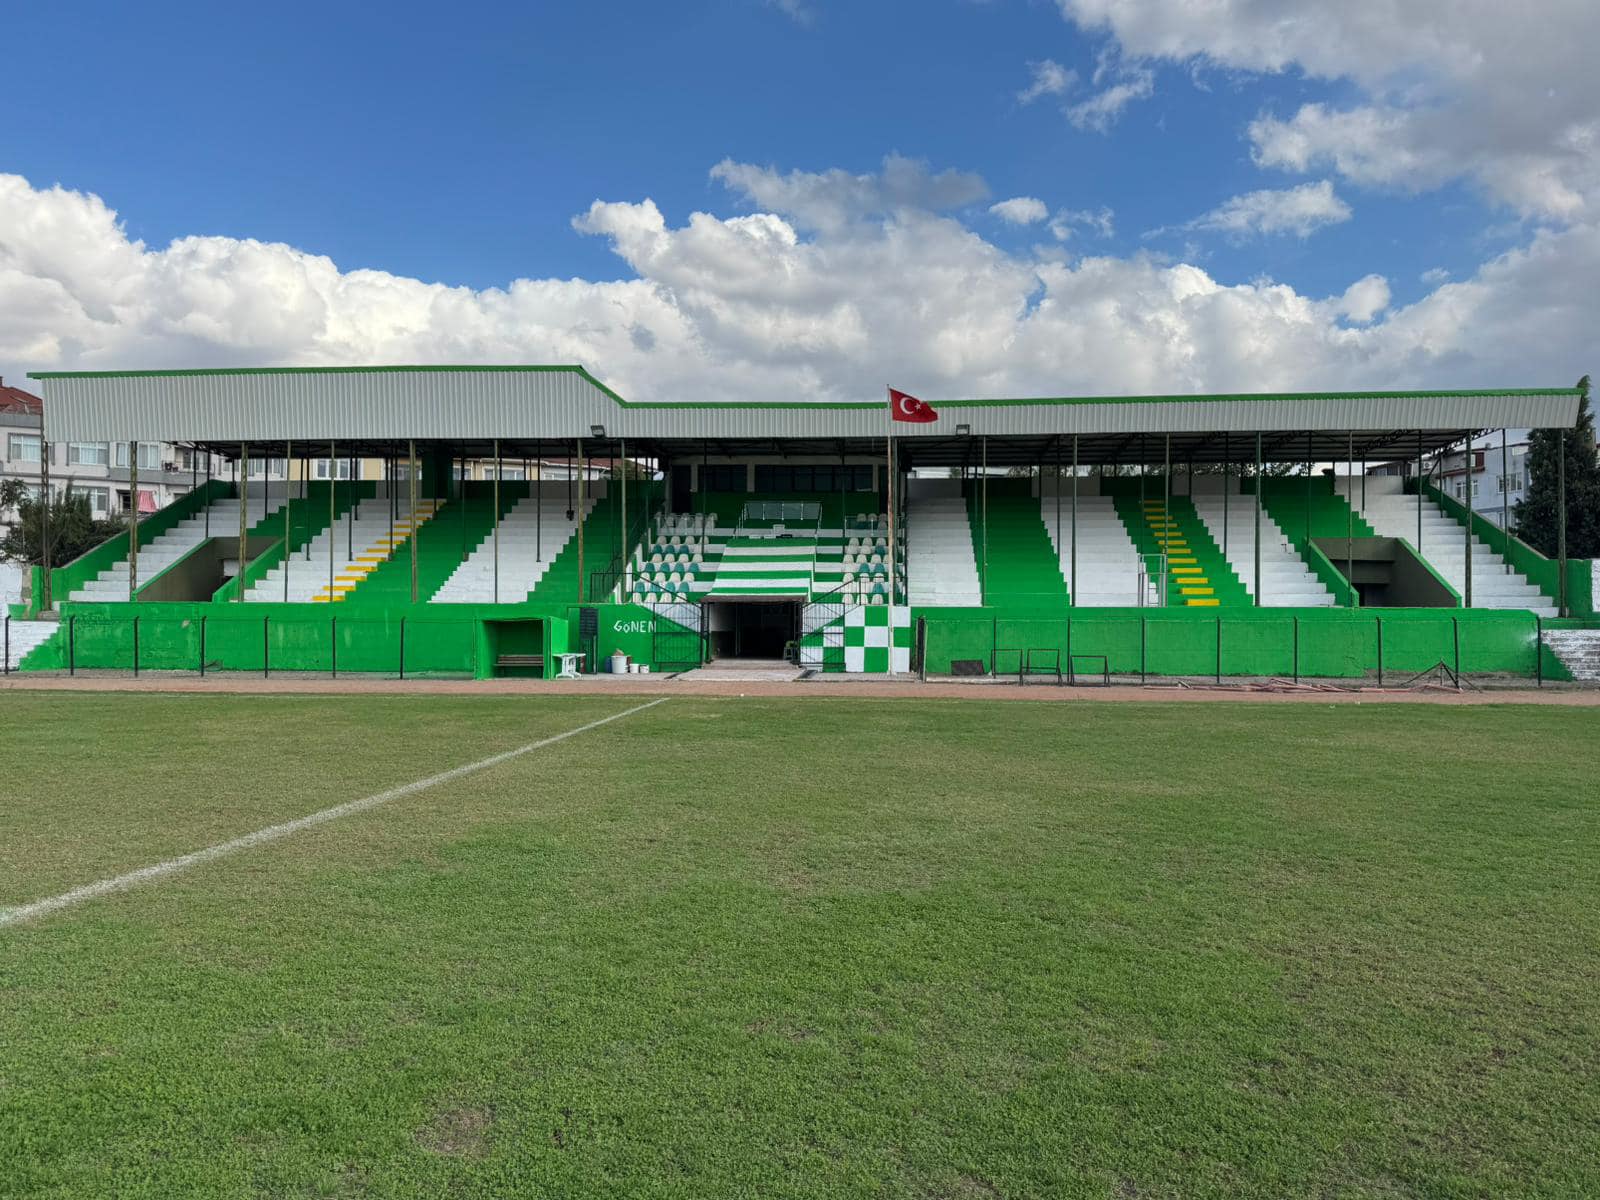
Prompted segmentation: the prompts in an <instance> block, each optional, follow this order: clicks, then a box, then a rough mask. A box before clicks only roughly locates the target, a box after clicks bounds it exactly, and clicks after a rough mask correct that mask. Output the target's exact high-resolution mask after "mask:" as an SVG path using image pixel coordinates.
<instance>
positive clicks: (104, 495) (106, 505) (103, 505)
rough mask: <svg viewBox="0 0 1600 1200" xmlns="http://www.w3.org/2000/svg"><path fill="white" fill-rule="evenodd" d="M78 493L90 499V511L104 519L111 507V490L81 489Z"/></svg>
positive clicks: (99, 488)
mask: <svg viewBox="0 0 1600 1200" xmlns="http://www.w3.org/2000/svg"><path fill="white" fill-rule="evenodd" d="M77 490H78V492H79V493H80V494H82V495H85V496H87V497H89V511H90V512H92V513H94V515H95V516H97V517H103V516H105V515H106V513H107V511H109V509H110V506H111V489H110V488H102V487H92V488H79V489H77Z"/></svg>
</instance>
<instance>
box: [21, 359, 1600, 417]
mask: <svg viewBox="0 0 1600 1200" xmlns="http://www.w3.org/2000/svg"><path fill="white" fill-rule="evenodd" d="M413 372H415V373H421V372H455V373H461V372H481V373H484V374H496V373H498V374H514V373H521V372H565V373H569V374H574V375H578V376H580V377H581V378H583V379H584V380H585V381H587V382H588V383H590V384H592V385H593V386H594V387H595V388H596V389H597V390H599V391H601V392H603V393H604V394H605V395H607V396H609V397H610V398H611V399H612V400H613V401H615V402H616V404H617V405H619V406H620V407H622V408H641V409H701V410H713V411H714V410H720V409H782V408H794V409H805V410H808V411H816V412H826V411H830V410H831V411H847V412H853V411H863V412H865V411H874V410H875V411H882V410H883V409H884V408H885V406H886V403H887V402H886V401H880V400H829V401H820V402H817V403H810V402H808V401H804V400H782V401H776V402H770V403H769V402H763V401H739V400H708V401H694V400H687V401H685V400H624V399H623V398H622V397H621V396H619V395H618V394H617V393H616V392H614V391H612V390H611V389H610V388H609V387H607V386H606V385H605V384H603V383H601V382H600V381H599V380H598V379H596V378H595V377H594V376H593V375H591V374H590V373H589V371H588V370H587V369H586V368H584V367H582V366H579V365H576V364H565V365H557V364H549V365H535V364H530V365H511V366H484V365H475V364H474V365H456V366H451V365H437V366H377V367H202V368H198V369H194V370H176V371H29V372H28V378H29V379H174V378H193V377H200V376H207V375H363V374H366V375H381V374H405V373H413ZM1581 395H1583V389H1582V388H1575V387H1562V388H1482V389H1464V390H1444V391H1410V392H1229V393H1213V394H1207V393H1201V394H1186V395H1167V396H1034V397H996V398H993V399H986V400H933V401H930V403H931V404H932V405H933V406H934V407H935V408H936V409H942V408H1022V407H1032V406H1036V405H1046V404H1048V405H1076V404H1195V403H1207V402H1215V401H1246V400H1247V401H1263V402H1270V401H1297V400H1438V399H1456V398H1459V399H1469V398H1473V397H1482V396H1505V397H1512V396H1581Z"/></svg>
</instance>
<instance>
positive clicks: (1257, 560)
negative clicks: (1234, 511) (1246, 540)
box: [1253, 433, 1262, 608]
mask: <svg viewBox="0 0 1600 1200" xmlns="http://www.w3.org/2000/svg"><path fill="white" fill-rule="evenodd" d="M1253 482H1254V483H1255V486H1256V536H1255V574H1256V607H1257V608H1260V607H1261V485H1262V479H1261V435H1260V434H1259V433H1258V434H1256V473H1255V479H1254V481H1253Z"/></svg>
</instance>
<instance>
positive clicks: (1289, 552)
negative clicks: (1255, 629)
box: [1190, 493, 1334, 608]
mask: <svg viewBox="0 0 1600 1200" xmlns="http://www.w3.org/2000/svg"><path fill="white" fill-rule="evenodd" d="M1190 499H1191V500H1192V501H1193V502H1194V510H1195V513H1196V514H1197V515H1198V516H1199V518H1200V520H1201V522H1202V523H1203V524H1204V525H1205V527H1206V531H1207V532H1208V533H1210V535H1211V539H1212V541H1214V542H1216V544H1217V545H1218V546H1219V547H1223V546H1225V547H1226V549H1224V550H1223V557H1224V558H1225V559H1226V560H1227V563H1228V565H1229V566H1230V567H1232V568H1233V572H1234V574H1235V575H1237V576H1238V577H1239V582H1240V583H1241V584H1243V585H1244V590H1245V594H1246V595H1247V596H1250V597H1251V598H1252V599H1257V602H1258V603H1259V604H1260V605H1261V606H1262V607H1264V608H1311V607H1318V606H1321V607H1331V606H1332V605H1333V603H1334V598H1333V593H1332V592H1331V591H1329V590H1328V588H1327V585H1325V584H1324V583H1323V582H1322V581H1321V580H1320V579H1318V578H1317V577H1316V576H1315V575H1313V574H1312V573H1311V568H1310V567H1308V566H1306V564H1305V560H1304V559H1302V558H1301V557H1300V555H1299V554H1298V553H1297V552H1296V551H1295V548H1294V545H1293V544H1292V543H1291V542H1290V540H1289V538H1288V536H1287V535H1286V534H1285V533H1284V531H1283V529H1282V528H1281V527H1280V526H1279V525H1278V523H1277V522H1276V521H1274V520H1273V519H1272V517H1271V516H1270V515H1269V514H1268V513H1267V511H1266V510H1265V508H1263V509H1262V512H1261V596H1260V597H1259V598H1257V597H1256V594H1255V589H1256V585H1255V574H1256V564H1255V546H1256V508H1255V497H1254V496H1245V495H1240V494H1237V493H1235V494H1231V495H1229V497H1228V499H1227V505H1226V507H1227V513H1226V517H1224V513H1223V507H1224V504H1223V498H1222V495H1221V494H1220V493H1216V494H1212V493H1201V494H1199V495H1195V496H1191V497H1190Z"/></svg>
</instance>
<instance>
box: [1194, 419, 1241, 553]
mask: <svg viewBox="0 0 1600 1200" xmlns="http://www.w3.org/2000/svg"><path fill="white" fill-rule="evenodd" d="M1232 471H1233V452H1232V450H1231V449H1229V445H1228V435H1227V434H1226V433H1224V434H1223V435H1222V557H1223V560H1224V561H1226V560H1227V557H1228V488H1229V486H1230V485H1231V483H1232V476H1231V472H1232ZM1189 490H1190V491H1191V492H1193V491H1194V483H1193V482H1192V481H1191V482H1190V484H1189Z"/></svg>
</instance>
